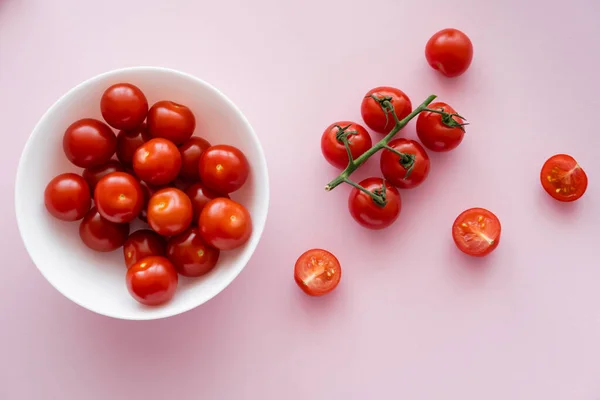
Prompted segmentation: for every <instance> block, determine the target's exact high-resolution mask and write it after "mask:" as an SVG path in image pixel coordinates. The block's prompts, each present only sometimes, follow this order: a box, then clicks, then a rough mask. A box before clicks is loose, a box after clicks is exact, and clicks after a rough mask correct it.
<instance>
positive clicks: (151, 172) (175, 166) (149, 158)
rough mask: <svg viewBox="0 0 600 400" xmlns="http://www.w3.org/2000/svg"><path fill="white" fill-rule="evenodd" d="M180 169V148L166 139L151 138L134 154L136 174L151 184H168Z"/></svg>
mask: <svg viewBox="0 0 600 400" xmlns="http://www.w3.org/2000/svg"><path fill="white" fill-rule="evenodd" d="M180 169H181V154H180V153H179V149H178V148H177V146H175V145H174V144H173V143H172V142H170V141H168V140H166V139H152V140H149V141H148V142H146V143H144V144H143V145H141V146H140V147H138V149H137V150H136V151H135V153H134V155H133V170H134V171H135V174H136V175H137V176H138V178H140V179H142V180H145V181H146V182H148V183H150V184H151V185H157V186H160V185H166V184H167V183H169V182H171V181H172V180H174V179H175V178H177V175H178V174H179V170H180Z"/></svg>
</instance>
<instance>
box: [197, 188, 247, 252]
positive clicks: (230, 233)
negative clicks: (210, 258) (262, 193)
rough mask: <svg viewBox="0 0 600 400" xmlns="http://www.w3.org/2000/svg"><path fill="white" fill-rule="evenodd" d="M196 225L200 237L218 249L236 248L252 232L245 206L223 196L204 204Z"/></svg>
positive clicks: (244, 241) (245, 240)
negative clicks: (198, 228)
mask: <svg viewBox="0 0 600 400" xmlns="http://www.w3.org/2000/svg"><path fill="white" fill-rule="evenodd" d="M198 226H199V227H200V234H201V235H202V239H204V241H205V242H206V243H208V244H209V245H211V246H212V247H215V248H217V249H219V250H233V249H235V248H238V247H240V246H242V245H243V244H244V243H246V242H247V241H248V239H249V238H250V235H251V234H252V218H250V213H249V212H248V210H247V209H246V207H244V206H243V205H241V204H239V203H237V202H235V201H233V200H230V199H226V198H223V197H220V198H217V199H214V200H211V201H210V202H208V204H207V205H206V206H204V209H203V210H202V212H201V213H200V220H199V222H198Z"/></svg>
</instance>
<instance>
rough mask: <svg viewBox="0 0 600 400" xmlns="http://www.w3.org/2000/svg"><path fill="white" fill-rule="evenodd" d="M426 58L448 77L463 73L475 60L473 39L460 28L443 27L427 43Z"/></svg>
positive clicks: (432, 65) (434, 67) (433, 66)
mask: <svg viewBox="0 0 600 400" xmlns="http://www.w3.org/2000/svg"><path fill="white" fill-rule="evenodd" d="M425 58H427V62H428V63H429V65H431V67H432V68H433V69H436V70H438V71H440V72H441V73H442V74H444V75H445V76H447V77H455V76H459V75H462V74H463V73H464V72H465V71H466V70H467V69H468V68H469V66H470V65H471V61H472V60H473V44H472V43H471V39H469V37H468V36H467V35H466V34H464V33H463V32H461V31H459V30H458V29H452V28H450V29H443V30H441V31H439V32H437V33H436V34H434V35H433V36H432V37H431V38H430V39H429V41H428V42H427V44H426V45H425Z"/></svg>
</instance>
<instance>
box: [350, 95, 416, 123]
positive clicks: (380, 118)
mask: <svg viewBox="0 0 600 400" xmlns="http://www.w3.org/2000/svg"><path fill="white" fill-rule="evenodd" d="M373 96H375V97H377V98H379V99H387V100H389V101H390V102H391V103H392V105H393V106H394V110H395V111H396V115H397V116H398V119H399V120H402V119H404V118H405V117H406V116H408V114H410V113H411V112H412V103H411V102H410V99H409V98H408V96H407V95H406V94H405V93H404V92H403V91H402V90H400V89H396V88H393V87H388V86H381V87H376V88H375V89H371V90H369V91H368V92H367V94H366V95H365V97H364V99H363V101H362V104H361V106H360V113H361V115H362V118H363V120H364V121H365V124H367V126H368V127H369V128H371V129H373V130H374V131H375V132H379V133H389V132H390V131H391V130H392V129H393V128H394V125H395V124H396V122H395V121H394V117H393V116H392V115H391V114H387V113H385V112H384V111H383V108H381V104H380V103H379V102H378V101H376V100H375V99H374V98H373Z"/></svg>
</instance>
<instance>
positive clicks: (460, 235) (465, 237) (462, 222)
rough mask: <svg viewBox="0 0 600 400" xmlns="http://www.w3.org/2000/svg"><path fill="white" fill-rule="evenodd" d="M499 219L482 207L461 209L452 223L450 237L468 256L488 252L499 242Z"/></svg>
mask: <svg viewBox="0 0 600 400" xmlns="http://www.w3.org/2000/svg"><path fill="white" fill-rule="evenodd" d="M501 230H502V228H501V226H500V220H499V219H498V217H496V216H495V215H494V214H493V213H492V212H490V211H488V210H486V209H484V208H470V209H468V210H465V211H463V212H462V213H461V214H460V215H459V216H458V217H457V218H456V220H455V221H454V224H452V238H453V239H454V243H455V244H456V247H458V249H459V250H460V251H462V252H463V253H465V254H468V255H470V256H475V257H483V256H486V255H488V254H490V253H491V252H492V251H493V250H494V249H495V248H496V247H498V244H499V243H500V232H501Z"/></svg>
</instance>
